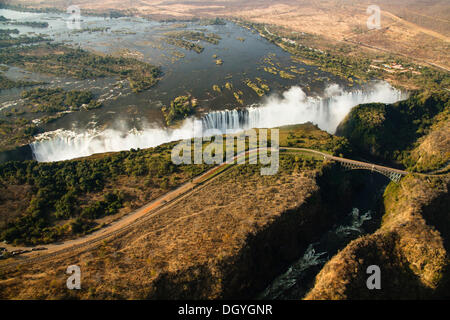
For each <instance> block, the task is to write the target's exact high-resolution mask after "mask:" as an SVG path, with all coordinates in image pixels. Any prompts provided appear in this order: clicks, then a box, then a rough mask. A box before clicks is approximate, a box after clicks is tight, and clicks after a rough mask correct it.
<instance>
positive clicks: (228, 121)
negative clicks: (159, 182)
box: [31, 82, 407, 162]
mask: <svg viewBox="0 0 450 320" xmlns="http://www.w3.org/2000/svg"><path fill="white" fill-rule="evenodd" d="M406 98H407V95H406V94H405V93H403V92H401V91H399V90H396V89H394V88H392V87H391V86H390V85H389V84H388V83H386V82H376V83H374V84H373V85H372V86H371V87H370V88H368V89H364V90H355V91H343V90H342V89H341V88H339V86H338V85H331V86H329V87H328V88H327V89H326V90H325V95H324V97H322V98H316V97H308V96H306V94H305V93H304V92H303V91H302V89H301V88H299V87H292V88H291V89H289V90H288V91H286V92H285V93H284V94H283V95H282V97H278V96H270V97H268V98H267V99H266V101H265V102H263V103H262V105H261V106H252V107H249V108H247V109H245V110H224V111H214V112H211V113H209V114H207V115H205V116H204V117H203V118H202V119H201V120H196V119H194V118H189V119H186V120H185V121H184V123H183V124H182V126H181V127H180V128H177V129H171V128H154V127H153V128H152V127H150V128H146V129H144V130H139V131H138V130H135V129H132V130H123V129H107V130H104V131H97V130H88V131H83V132H75V131H71V130H62V129H60V130H56V131H52V132H46V133H43V134H41V135H39V136H37V137H36V139H35V141H34V142H33V143H32V144H31V149H32V150H33V155H34V157H35V159H36V160H37V161H40V162H50V161H61V160H68V159H74V158H79V157H85V156H89V155H92V154H95V153H103V152H114V151H122V150H130V149H138V148H140V149H145V148H151V147H155V146H158V145H160V144H163V143H167V142H170V141H177V140H181V139H189V138H192V137H193V136H198V135H201V134H202V132H203V131H205V130H209V131H208V132H209V133H211V132H216V133H226V132H236V131H239V130H245V129H250V128H274V127H279V126H284V125H291V124H300V123H306V122H312V123H315V124H317V125H318V126H319V128H321V129H322V130H326V131H328V132H330V133H334V132H335V130H336V128H337V126H338V125H339V123H340V122H341V121H342V120H343V119H344V118H345V116H346V115H347V114H348V113H349V112H350V110H351V109H352V108H353V107H355V106H357V105H358V104H363V103H372V102H380V103H394V102H396V101H399V100H403V99H406Z"/></svg>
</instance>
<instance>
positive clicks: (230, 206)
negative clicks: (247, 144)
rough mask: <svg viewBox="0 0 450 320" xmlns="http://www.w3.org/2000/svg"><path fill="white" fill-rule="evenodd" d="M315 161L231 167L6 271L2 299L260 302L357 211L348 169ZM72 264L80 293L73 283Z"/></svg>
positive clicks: (2, 282)
mask: <svg viewBox="0 0 450 320" xmlns="http://www.w3.org/2000/svg"><path fill="white" fill-rule="evenodd" d="M286 161H294V165H293V166H292V165H287V164H286ZM320 163H321V161H320V162H318V164H320ZM310 164H311V163H310ZM318 164H317V165H318ZM317 165H315V166H314V168H313V167H310V168H309V169H308V168H305V167H302V165H301V164H297V165H295V160H294V159H293V158H292V159H290V160H286V159H284V158H283V159H281V166H282V167H283V169H281V172H280V173H279V174H278V175H276V176H273V177H262V176H260V175H259V171H258V167H257V166H253V167H252V166H239V167H236V168H232V169H230V171H229V172H227V173H226V174H224V175H223V176H221V177H219V178H218V179H217V180H215V181H212V182H211V183H210V184H208V185H206V186H204V187H203V188H202V189H201V190H199V191H197V192H196V193H194V194H193V195H192V196H190V197H189V198H186V199H182V200H180V201H179V202H177V203H176V204H174V205H173V206H172V207H170V208H167V209H165V210H163V211H161V212H159V213H158V214H157V215H155V216H154V217H152V218H151V219H149V220H148V221H146V222H145V223H143V224H141V225H140V226H139V227H138V228H136V229H134V230H133V231H130V232H128V233H127V234H125V235H123V236H121V237H117V238H114V239H111V240H109V241H107V242H105V243H103V244H102V245H100V246H98V247H97V248H95V249H91V250H84V251H82V250H80V251H79V252H71V253H70V254H67V255H65V256H60V257H57V258H54V259H52V260H49V261H45V262H41V263H38V264H35V265H26V266H21V267H20V268H18V269H17V270H12V271H9V272H7V273H3V274H2V275H1V280H0V289H1V290H0V291H1V292H2V298H12V297H14V298H37V297H40V298H83V299H89V298H91V299H92V298H94V299H97V298H118V299H120V298H137V299H142V298H146V299H184V298H189V299H205V298H208V299H226V298H228V299H230V298H252V297H254V296H255V295H256V294H257V293H259V292H260V291H262V290H263V289H264V288H265V287H266V286H267V285H268V284H269V283H270V281H271V280H272V279H273V278H274V277H276V276H277V275H278V274H279V273H281V272H282V271H283V270H285V268H287V267H288V266H289V265H290V264H291V263H292V262H294V261H295V260H296V259H298V258H299V257H300V256H301V255H302V254H303V252H304V251H305V249H306V248H307V246H308V245H309V244H310V243H311V242H313V241H315V240H316V239H317V238H318V237H320V236H321V234H322V233H323V232H324V231H326V230H327V229H329V228H330V227H331V226H332V225H333V224H334V223H335V222H336V221H337V220H338V219H339V217H340V215H341V214H346V213H347V212H348V211H349V209H350V208H349V204H350V203H351V197H352V190H351V188H352V185H351V183H350V182H349V181H348V179H346V177H347V176H346V174H345V173H343V172H342V171H340V170H336V168H335V167H334V165H331V164H327V165H326V166H325V167H324V168H320V166H319V167H318V166H317ZM330 181H331V182H330ZM231 189H232V190H233V192H229V190H231ZM73 264H76V265H79V266H80V267H81V270H82V274H83V285H82V290H80V291H79V292H69V291H68V290H67V289H66V288H65V280H66V275H65V269H66V268H67V266H69V265H73ZM49 283H50V284H51V285H48V284H49Z"/></svg>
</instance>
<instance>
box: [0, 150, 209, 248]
mask: <svg viewBox="0 0 450 320" xmlns="http://www.w3.org/2000/svg"><path fill="white" fill-rule="evenodd" d="M173 145H174V144H168V145H164V146H160V147H157V148H154V149H148V150H131V151H128V152H125V151H124V152H119V153H115V154H112V155H105V156H101V157H93V158H89V159H81V160H72V161H64V162H54V163H38V162H35V161H24V162H8V163H5V164H2V165H0V190H1V189H2V188H4V187H5V186H7V185H29V186H31V187H32V190H33V196H32V200H31V201H30V203H29V206H28V209H27V210H26V212H24V213H23V215H21V216H20V217H18V218H17V219H14V220H13V221H9V222H8V223H7V224H6V225H5V226H4V227H3V230H1V232H0V240H6V241H8V242H15V243H26V244H31V245H34V244H38V243H50V242H54V241H56V240H58V239H62V238H65V237H68V236H71V235H74V234H79V233H86V232H89V231H91V230H92V229H93V228H96V227H98V224H97V223H96V221H95V220H96V219H99V218H102V217H104V216H107V215H113V214H115V213H117V212H118V211H119V210H120V208H122V207H123V205H124V201H125V196H126V195H125V194H124V192H123V191H122V190H121V189H120V186H118V187H117V186H115V185H114V181H116V179H119V178H120V177H139V178H140V179H141V180H142V181H144V182H145V187H146V188H162V189H167V188H173V187H175V186H177V185H179V184H180V183H182V182H183V181H181V180H180V181H178V180H174V179H172V176H173V175H174V174H179V175H182V176H184V177H185V179H189V178H190V177H193V176H194V175H198V174H199V173H201V172H202V171H204V170H205V169H206V168H207V166H206V165H205V166H203V165H199V166H196V165H183V166H175V165H174V164H173V163H172V161H171V159H170V152H171V149H172V147H173ZM107 186H114V187H113V190H114V191H106V190H110V188H109V189H107ZM90 194H98V195H102V194H103V196H102V198H103V199H101V200H96V201H93V200H91V201H88V202H86V200H85V199H86V197H87V196H88V195H90ZM97 198H98V197H97ZM61 220H62V221H68V222H66V223H64V224H58V223H57V222H58V221H61Z"/></svg>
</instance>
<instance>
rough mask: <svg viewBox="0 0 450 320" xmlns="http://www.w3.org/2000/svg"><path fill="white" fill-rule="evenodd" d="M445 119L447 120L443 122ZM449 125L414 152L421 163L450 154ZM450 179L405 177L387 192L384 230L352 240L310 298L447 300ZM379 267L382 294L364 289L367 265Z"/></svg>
mask: <svg viewBox="0 0 450 320" xmlns="http://www.w3.org/2000/svg"><path fill="white" fill-rule="evenodd" d="M444 120H445V118H444ZM448 137H449V132H448V121H443V122H441V123H438V124H437V125H435V126H434V127H433V130H432V131H431V132H430V133H429V134H428V135H426V136H425V137H424V138H423V139H422V140H421V141H422V142H421V143H420V144H419V145H418V146H417V147H416V149H415V150H414V151H413V154H414V155H416V156H417V157H418V161H423V160H424V159H428V160H430V161H435V159H436V157H438V158H439V159H440V157H441V156H442V155H443V154H447V156H448V150H449V148H448ZM449 185H450V175H448V174H447V175H441V176H435V177H424V176H415V175H412V176H407V177H406V178H404V179H402V180H401V182H400V184H399V185H397V184H394V183H391V184H390V185H389V186H388V188H387V189H386V191H385V195H384V207H385V214H384V216H383V222H382V226H381V227H380V229H379V230H378V231H376V232H375V233H374V234H372V235H368V236H364V237H362V238H359V239H357V240H354V241H353V242H351V243H350V244H349V245H348V246H347V247H346V248H345V249H344V250H342V251H341V252H339V253H338V254H337V255H336V256H335V257H333V258H332V259H331V260H330V261H329V262H328V263H327V264H326V265H325V267H324V268H323V269H322V271H321V272H320V273H319V274H318V275H317V277H316V283H315V286H314V288H313V289H312V290H311V291H310V292H309V294H308V295H307V296H306V299H423V298H447V299H448V298H449V293H450V281H449V280H450V269H449V267H450V260H449V250H450V229H449V225H450V215H449V211H448V208H449V206H450V197H449V196H448V192H449ZM370 265H378V266H380V268H381V277H382V290H373V291H371V290H368V289H367V287H366V280H367V277H368V275H367V274H366V270H367V267H368V266H370Z"/></svg>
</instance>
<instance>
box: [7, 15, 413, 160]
mask: <svg viewBox="0 0 450 320" xmlns="http://www.w3.org/2000/svg"><path fill="white" fill-rule="evenodd" d="M0 16H4V17H6V18H8V19H11V20H15V21H17V22H27V21H29V22H31V21H33V22H34V21H38V22H47V23H48V25H49V26H48V27H47V28H33V27H29V26H20V25H14V26H11V25H8V24H6V23H0V29H8V28H14V29H18V30H19V31H20V34H29V35H32V34H43V35H46V36H48V37H49V38H51V39H52V40H54V41H56V42H64V43H66V44H68V45H72V46H74V47H81V48H83V49H86V50H90V51H94V52H98V53H104V54H111V55H115V56H128V57H134V58H137V59H140V60H143V61H146V62H149V63H152V64H154V65H158V66H161V68H162V71H163V77H162V79H161V81H160V82H159V83H158V85H156V86H155V87H153V88H151V89H150V90H147V91H145V92H141V93H133V92H132V91H131V90H130V88H129V85H128V83H127V81H120V80H119V79H113V78H101V79H91V80H76V79H71V78H64V77H55V76H50V75H45V74H37V73H30V72H28V71H26V70H23V69H21V68H17V67H13V66H8V67H9V69H8V70H7V71H5V72H4V74H5V75H6V76H8V77H10V78H12V79H25V80H37V81H45V82H46V83H47V84H46V85H44V86H46V87H62V88H64V89H68V90H69V89H88V90H91V91H92V92H93V93H94V94H95V95H96V97H97V98H99V99H102V101H103V105H104V106H103V107H102V108H100V109H95V110H90V111H80V112H73V113H68V114H66V115H65V116H64V117H62V118H60V119H58V120H57V121H54V122H52V123H49V124H47V125H45V126H44V130H45V131H46V132H45V133H43V134H40V135H38V136H36V137H35V141H34V142H33V143H32V144H31V145H30V146H31V150H32V153H31V152H30V157H31V156H32V157H33V158H35V159H36V160H38V161H58V160H66V159H72V158H77V157H82V156H88V155H91V154H94V153H99V152H108V151H120V150H129V149H131V148H148V147H154V146H157V145H159V144H162V143H165V142H169V141H174V140H178V139H182V138H189V137H192V136H193V135H198V134H201V133H202V132H204V130H206V129H216V130H217V131H219V132H226V131H227V130H233V131H237V130H242V129H246V128H257V127H276V126H282V125H288V124H297V123H304V122H307V121H311V122H314V123H316V124H318V125H319V127H320V128H322V129H324V130H327V131H329V132H331V133H333V132H334V130H335V129H336V127H337V125H338V124H339V122H340V121H342V119H343V118H344V117H345V116H346V115H347V114H348V112H349V111H350V110H351V108H352V107H354V106H356V105H358V104H360V103H368V102H384V103H392V102H395V101H398V100H401V99H404V98H405V97H406V95H405V93H402V92H399V91H398V90H396V89H393V88H392V87H390V86H389V85H388V84H387V83H385V82H379V81H372V82H366V83H364V84H361V85H353V84H351V83H349V82H348V81H347V80H342V79H340V78H339V77H336V76H334V75H332V74H329V73H325V72H323V71H321V70H319V69H318V68H317V67H314V66H308V65H305V64H303V63H300V62H298V61H294V60H293V59H291V55H290V54H289V53H287V52H285V51H283V50H282V49H281V48H279V47H278V46H276V45H274V44H273V43H271V42H269V41H267V40H265V39H264V38H262V37H261V36H260V35H258V34H256V33H254V32H252V31H250V30H247V29H245V28H242V27H240V26H238V25H236V24H234V23H232V22H226V24H224V25H207V24H206V25H205V23H201V22H199V21H197V22H156V21H149V20H146V19H143V18H128V17H123V18H115V19H110V18H104V17H95V16H83V17H82V18H81V21H80V26H81V29H82V30H76V29H72V28H71V26H73V25H71V24H68V23H67V21H68V18H69V15H68V14H63V13H28V12H17V11H13V10H6V9H2V10H0ZM100 29H102V30H103V31H99V30H100ZM174 31H195V32H203V33H205V34H210V33H213V34H216V35H218V36H220V41H219V43H218V44H212V43H208V42H205V41H200V42H199V44H200V45H201V46H202V47H204V51H203V52H202V53H200V54H199V53H196V52H194V51H189V50H185V49H182V48H179V47H176V46H172V45H169V44H167V43H166V42H165V41H164V39H165V38H166V37H167V33H168V32H174ZM216 59H221V60H223V64H222V65H217V64H216ZM0 64H1V61H0ZM269 68H275V69H276V70H278V72H277V74H274V73H271V72H268V69H269ZM279 71H284V72H287V73H288V74H290V75H291V76H292V77H290V78H285V77H281V76H280V74H281V73H280V72H279ZM246 80H251V81H252V82H253V83H261V82H263V83H266V84H267V85H268V86H269V87H270V92H268V93H267V94H266V95H265V96H264V97H259V96H258V95H257V94H256V93H255V92H254V91H253V90H252V89H251V88H250V87H249V86H247V84H246ZM227 82H228V83H231V84H232V86H233V90H228V89H226V88H225V84H226V83H227ZM214 85H217V86H219V87H220V88H221V92H217V91H214V90H213V86H214ZM21 91H22V90H21V89H11V90H2V91H0V92H1V95H0V117H2V115H1V111H3V110H5V111H7V110H8V108H12V107H14V108H20V103H21V101H20V99H19V97H20V93H21ZM238 91H242V100H243V102H244V103H243V105H241V104H240V103H238V102H237V100H236V99H235V96H234V93H235V92H238ZM185 94H190V95H192V96H193V97H195V98H197V99H198V104H199V105H198V107H197V113H196V115H195V116H193V117H191V118H189V119H186V120H185V121H184V122H182V123H180V124H178V125H177V127H176V128H167V127H166V126H165V125H164V122H163V117H162V113H161V107H162V106H163V105H168V104H169V103H170V101H171V100H172V99H174V98H175V97H177V96H180V95H185ZM16 156H17V154H14V155H11V154H10V155H9V156H8V157H6V160H10V159H14V158H16ZM0 158H1V157H0ZM4 160H5V157H3V161H4Z"/></svg>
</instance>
